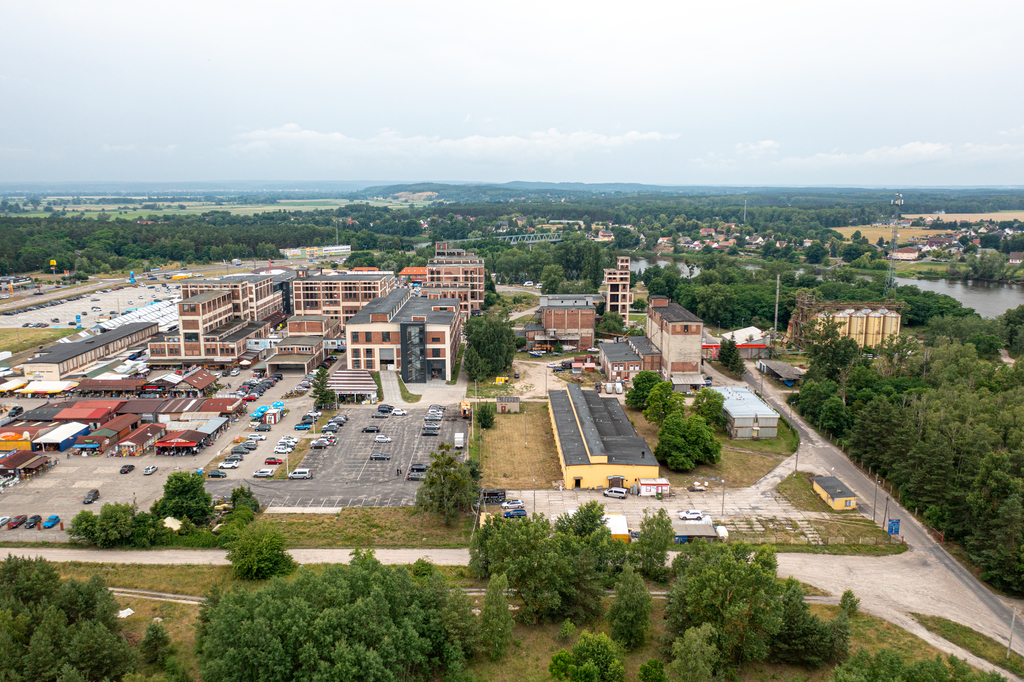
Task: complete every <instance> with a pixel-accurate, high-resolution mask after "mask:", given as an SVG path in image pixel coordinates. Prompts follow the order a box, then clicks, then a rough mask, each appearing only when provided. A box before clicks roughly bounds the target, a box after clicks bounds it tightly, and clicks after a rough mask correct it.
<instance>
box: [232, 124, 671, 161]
mask: <svg viewBox="0 0 1024 682" xmlns="http://www.w3.org/2000/svg"><path fill="white" fill-rule="evenodd" d="M677 137H678V135H675V134H667V133H659V132H638V131H630V132H628V133H624V134H622V135H604V134H602V133H596V132H593V131H588V130H581V131H576V132H570V133H562V132H560V131H558V130H557V129H555V128H550V129H548V130H545V131H537V132H530V133H526V134H523V135H496V136H487V135H469V136H467V137H460V138H447V137H441V136H436V135H435V136H424V135H412V136H406V135H402V134H401V133H400V132H397V131H394V130H383V131H381V132H379V133H377V134H376V135H374V136H372V137H368V138H356V137H349V136H348V135H345V134H344V133H337V132H335V133H322V132H318V131H315V130H307V129H304V128H302V127H301V126H298V125H296V124H294V123H289V124H287V125H283V126H281V127H279V128H269V129H264V130H253V131H250V132H246V133H241V134H239V135H236V142H235V143H234V144H233V145H232V146H231V148H232V149H233V150H235V151H237V152H242V153H246V152H256V153H265V152H277V151H288V152H294V151H296V150H299V149H301V150H305V151H312V152H317V151H320V152H325V153H332V154H335V153H344V154H346V155H347V156H350V157H357V158H372V159H380V158H381V157H385V158H390V159H392V160H406V161H428V160H431V161H432V160H438V159H455V160H462V161H509V160H513V159H523V158H528V159H552V158H556V157H559V156H564V155H573V154H577V153H583V152H595V151H596V152H610V151H612V150H615V149H618V148H622V147H626V146H629V145H633V144H637V143H642V142H661V141H665V140H673V139H676V138H677Z"/></svg>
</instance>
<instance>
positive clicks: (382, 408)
mask: <svg viewBox="0 0 1024 682" xmlns="http://www.w3.org/2000/svg"><path fill="white" fill-rule="evenodd" d="M394 409H395V406H394V405H388V404H387V403H381V404H380V405H378V406H377V411H378V412H392V411H393V410H394Z"/></svg>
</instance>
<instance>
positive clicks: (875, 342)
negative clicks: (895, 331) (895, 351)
mask: <svg viewBox="0 0 1024 682" xmlns="http://www.w3.org/2000/svg"><path fill="white" fill-rule="evenodd" d="M884 319H885V314H884V313H882V312H879V311H877V310H875V311H872V312H870V313H868V328H867V332H866V333H865V334H864V345H865V346H871V347H872V348H877V347H878V346H879V344H881V343H882V321H883V320H884Z"/></svg>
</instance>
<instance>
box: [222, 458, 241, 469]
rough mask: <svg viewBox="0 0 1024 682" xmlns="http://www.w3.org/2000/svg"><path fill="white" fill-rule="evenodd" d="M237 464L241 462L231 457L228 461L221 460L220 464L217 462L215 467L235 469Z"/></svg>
mask: <svg viewBox="0 0 1024 682" xmlns="http://www.w3.org/2000/svg"><path fill="white" fill-rule="evenodd" d="M239 464H241V462H239V461H238V460H237V459H232V460H230V461H228V460H225V461H223V462H221V463H220V464H218V465H217V468H218V469H237V468H238V465H239Z"/></svg>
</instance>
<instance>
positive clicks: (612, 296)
mask: <svg viewBox="0 0 1024 682" xmlns="http://www.w3.org/2000/svg"><path fill="white" fill-rule="evenodd" d="M604 283H605V285H606V286H607V287H608V291H607V295H606V296H605V299H606V300H605V306H604V310H605V312H612V311H614V312H617V313H618V314H619V315H622V319H623V320H628V319H629V307H630V306H631V305H632V304H633V294H632V293H631V292H630V290H629V256H619V260H618V263H617V264H616V266H615V267H614V268H605V270H604Z"/></svg>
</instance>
